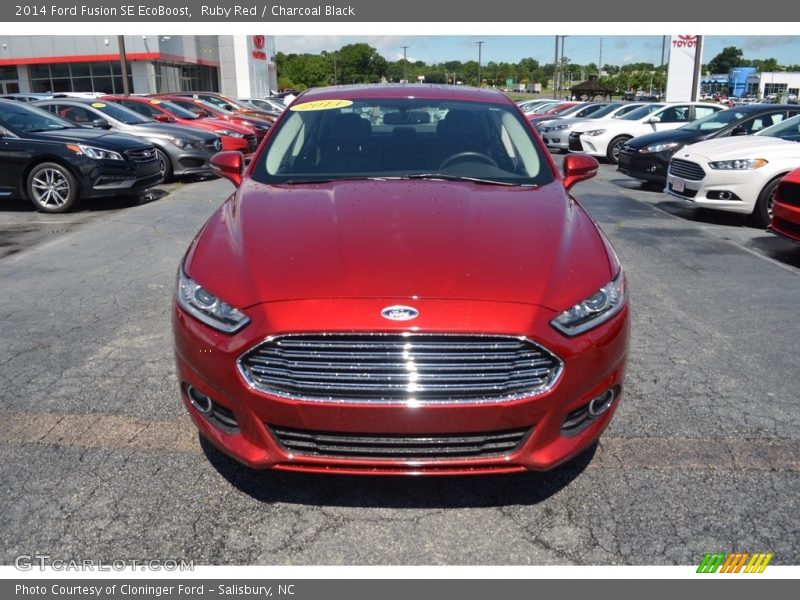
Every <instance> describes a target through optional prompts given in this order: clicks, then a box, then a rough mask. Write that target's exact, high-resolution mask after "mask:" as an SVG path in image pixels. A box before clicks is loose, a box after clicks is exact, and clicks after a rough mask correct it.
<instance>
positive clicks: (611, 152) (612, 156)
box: [606, 135, 631, 165]
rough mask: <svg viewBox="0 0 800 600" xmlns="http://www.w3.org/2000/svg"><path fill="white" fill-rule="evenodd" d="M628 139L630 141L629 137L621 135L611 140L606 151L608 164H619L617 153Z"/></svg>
mask: <svg viewBox="0 0 800 600" xmlns="http://www.w3.org/2000/svg"><path fill="white" fill-rule="evenodd" d="M629 139H631V138H630V136H627V135H621V136H619V137H615V138H614V139H613V140H611V142H610V143H609V144H608V148H607V149H606V158H607V159H608V162H610V163H611V164H612V165H616V164H617V163H619V151H620V150H621V149H622V146H623V145H624V144H625V142H627V141H628V140H629Z"/></svg>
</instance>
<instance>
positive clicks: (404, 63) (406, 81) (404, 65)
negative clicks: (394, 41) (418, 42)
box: [400, 46, 408, 83]
mask: <svg viewBox="0 0 800 600" xmlns="http://www.w3.org/2000/svg"><path fill="white" fill-rule="evenodd" d="M400 47H401V48H402V49H403V83H408V77H406V65H407V64H408V60H406V50H408V46H400Z"/></svg>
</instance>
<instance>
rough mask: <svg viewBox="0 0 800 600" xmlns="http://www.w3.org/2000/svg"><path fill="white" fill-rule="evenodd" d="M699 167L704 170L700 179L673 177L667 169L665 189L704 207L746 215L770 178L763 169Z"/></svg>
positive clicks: (704, 165)
mask: <svg viewBox="0 0 800 600" xmlns="http://www.w3.org/2000/svg"><path fill="white" fill-rule="evenodd" d="M702 166H703V169H704V171H705V172H706V176H705V177H704V178H703V179H702V180H692V179H686V178H682V177H676V176H675V175H674V174H673V173H672V172H668V173H667V181H666V186H665V187H664V192H665V193H667V194H669V195H670V196H673V197H675V198H680V199H681V200H686V201H688V202H691V203H693V204H695V205H697V206H700V207H703V208H711V209H715V210H723V211H726V212H733V213H739V214H745V215H749V214H752V212H753V209H754V207H755V205H756V201H757V200H758V195H759V194H760V193H761V190H762V189H763V188H764V186H765V185H767V183H769V180H770V177H769V174H768V173H766V172H765V171H764V169H754V170H748V171H721V170H712V169H710V168H708V166H707V164H703V165H702ZM728 194H730V196H728Z"/></svg>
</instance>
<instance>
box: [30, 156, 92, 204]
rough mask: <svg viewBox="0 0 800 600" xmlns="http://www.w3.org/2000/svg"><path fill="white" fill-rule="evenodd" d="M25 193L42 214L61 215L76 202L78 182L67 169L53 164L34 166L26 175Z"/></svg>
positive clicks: (45, 163)
mask: <svg viewBox="0 0 800 600" xmlns="http://www.w3.org/2000/svg"><path fill="white" fill-rule="evenodd" d="M25 193H26V194H27V196H28V200H30V201H31V202H32V203H33V205H34V206H35V207H36V208H37V209H39V210H40V211H42V212H46V213H62V212H66V211H68V210H69V209H70V208H72V206H73V205H74V204H75V202H77V201H78V198H79V193H78V182H77V181H76V179H75V176H74V175H73V174H72V173H71V172H70V170H69V169H68V168H66V167H65V166H63V165H60V164H58V163H54V162H44V163H40V164H38V165H36V166H35V167H33V169H31V171H30V173H28V178H27V179H26V181H25Z"/></svg>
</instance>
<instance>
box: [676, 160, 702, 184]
mask: <svg viewBox="0 0 800 600" xmlns="http://www.w3.org/2000/svg"><path fill="white" fill-rule="evenodd" d="M669 172H670V175H675V176H676V177H682V178H683V179H691V180H692V181H702V180H703V179H704V178H705V176H706V172H705V171H703V167H701V166H700V165H698V164H697V163H693V162H692V161H689V160H681V159H680V158H673V159H672V161H670V163H669Z"/></svg>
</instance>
